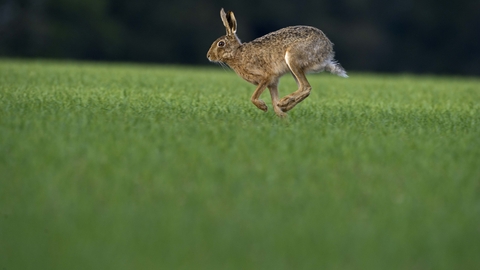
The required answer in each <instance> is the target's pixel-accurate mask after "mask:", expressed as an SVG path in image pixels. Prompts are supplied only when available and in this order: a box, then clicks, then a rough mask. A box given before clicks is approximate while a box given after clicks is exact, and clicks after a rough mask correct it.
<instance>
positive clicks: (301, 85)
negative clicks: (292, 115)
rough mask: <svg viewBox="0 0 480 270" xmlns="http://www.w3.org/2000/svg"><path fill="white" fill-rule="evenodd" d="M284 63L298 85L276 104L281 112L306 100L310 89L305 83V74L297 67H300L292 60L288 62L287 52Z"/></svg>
mask: <svg viewBox="0 0 480 270" xmlns="http://www.w3.org/2000/svg"><path fill="white" fill-rule="evenodd" d="M285 61H286V62H287V65H288V67H289V68H290V71H291V72H292V75H293V77H294V78H295V80H296V81H297V84H298V90H297V91H295V92H293V93H291V94H290V95H288V96H285V97H284V98H282V99H281V100H280V102H279V103H278V106H279V107H280V108H281V109H282V111H284V112H288V111H289V110H291V109H293V107H295V105H297V104H298V103H300V102H302V100H304V99H306V98H307V97H308V96H309V95H310V91H311V90H312V87H311V86H310V83H309V82H308V81H307V77H306V76H305V72H304V71H303V70H302V68H300V67H299V66H300V65H299V64H297V63H296V62H295V60H294V59H292V61H291V60H290V58H289V54H288V52H287V53H286V54H285Z"/></svg>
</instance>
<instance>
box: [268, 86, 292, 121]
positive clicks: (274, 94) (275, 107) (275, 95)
mask: <svg viewBox="0 0 480 270" xmlns="http://www.w3.org/2000/svg"><path fill="white" fill-rule="evenodd" d="M268 90H270V96H271V97H272V105H273V110H274V111H275V113H276V114H277V115H278V116H279V117H285V116H287V114H286V113H284V112H283V111H282V109H280V107H278V80H277V81H276V82H274V83H272V84H270V85H269V86H268Z"/></svg>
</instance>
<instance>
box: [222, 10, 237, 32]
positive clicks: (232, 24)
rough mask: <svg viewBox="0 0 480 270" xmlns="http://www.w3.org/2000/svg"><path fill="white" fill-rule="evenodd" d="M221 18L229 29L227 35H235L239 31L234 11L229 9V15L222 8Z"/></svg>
mask: <svg viewBox="0 0 480 270" xmlns="http://www.w3.org/2000/svg"><path fill="white" fill-rule="evenodd" d="M220 18H222V22H223V25H224V26H225V29H226V31H227V36H229V35H234V34H235V32H237V20H236V19H235V15H233V12H231V11H229V12H228V15H227V14H226V13H225V10H223V8H222V9H221V10H220Z"/></svg>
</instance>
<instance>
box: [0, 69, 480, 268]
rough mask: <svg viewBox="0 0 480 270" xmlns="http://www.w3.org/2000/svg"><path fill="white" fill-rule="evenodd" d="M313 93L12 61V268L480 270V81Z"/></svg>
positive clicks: (184, 74)
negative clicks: (277, 99)
mask: <svg viewBox="0 0 480 270" xmlns="http://www.w3.org/2000/svg"><path fill="white" fill-rule="evenodd" d="M309 80H310V82H311V84H312V86H313V91H312V95H311V96H310V97H309V98H308V99H306V100H305V101H304V102H302V103H301V104H300V105H299V106H297V107H296V108H295V109H294V110H292V111H291V112H289V117H288V119H287V120H281V119H278V118H277V117H276V116H275V114H274V113H273V110H272V109H271V106H270V111H269V112H267V113H263V112H262V111H260V110H258V109H256V108H255V106H253V105H252V104H250V101H249V97H250V95H251V93H252V92H253V90H254V86H252V85H250V84H248V83H246V82H244V81H242V80H241V79H240V78H238V77H237V76H236V75H235V74H234V73H233V72H226V71H222V70H221V68H215V67H213V68H194V67H177V66H153V65H151V66H147V65H134V64H94V63H78V62H49V61H20V60H1V61H0V138H1V140H0V153H1V155H0V175H1V176H0V178H1V180H0V269H159V268H160V269H299V268H304V269H319V268H323V269H476V268H477V267H478V266H479V265H480V259H479V257H478V254H479V253H480V181H479V180H480V127H479V124H480V104H479V100H480V80H478V78H461V77H438V76H412V75H378V74H355V73H354V74H351V77H350V78H349V79H342V78H338V77H335V76H332V75H327V74H320V75H310V76H309ZM295 88H296V87H295V83H294V81H293V79H291V78H289V76H286V77H285V78H283V79H282V81H281V85H280V92H281V94H282V95H286V94H288V93H290V92H292V91H294V90H295ZM262 97H263V98H264V99H265V101H266V102H267V104H268V105H270V98H269V96H268V94H267V93H265V94H264V95H263V96H262Z"/></svg>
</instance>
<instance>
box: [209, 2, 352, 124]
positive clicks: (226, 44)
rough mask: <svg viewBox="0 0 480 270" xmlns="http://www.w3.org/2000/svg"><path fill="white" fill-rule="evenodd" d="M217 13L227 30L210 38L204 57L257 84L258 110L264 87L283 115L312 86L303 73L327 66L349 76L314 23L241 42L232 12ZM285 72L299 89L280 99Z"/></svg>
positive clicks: (275, 108) (254, 99) (329, 69)
mask: <svg viewBox="0 0 480 270" xmlns="http://www.w3.org/2000/svg"><path fill="white" fill-rule="evenodd" d="M220 17H221V18H222V22H223V25H224V26H225V29H226V31H227V34H226V35H225V36H222V37H219V38H218V39H217V40H215V42H213V44H212V46H211V47H210V50H208V53H207V58H208V60H209V61H211V62H222V63H225V64H227V65H228V66H229V67H230V68H232V69H233V70H234V71H235V72H236V73H237V74H238V75H240V77H242V78H243V79H245V80H246V81H248V82H250V83H252V84H254V85H256V86H257V89H256V90H255V92H254V93H253V95H252V97H251V101H252V103H253V104H255V106H257V108H259V109H260V110H263V111H267V105H266V104H265V102H264V101H263V100H261V99H259V97H260V95H261V94H262V92H263V91H264V90H265V88H267V87H268V89H269V90H270V96H271V97H272V104H273V109H274V110H275V113H276V114H277V115H278V116H280V117H284V116H286V114H285V113H286V112H288V111H289V110H291V109H292V108H293V107H295V105H297V104H298V103H300V102H301V101H302V100H304V99H305V98H306V97H308V96H309V95H310V91H311V89H312V87H311V86H310V83H309V82H308V81H307V78H306V77H305V74H306V73H309V72H321V71H324V70H326V71H329V72H330V73H333V74H336V75H338V76H341V77H348V76H347V73H346V72H345V70H344V69H343V67H342V66H341V65H340V64H339V63H338V62H336V61H335V60H334V58H333V57H334V54H335V53H334V52H333V43H332V42H331V41H330V40H329V39H328V38H327V36H325V34H324V33H323V32H322V31H320V30H319V29H317V28H315V27H311V26H290V27H286V28H283V29H280V30H277V31H275V32H272V33H269V34H267V35H265V36H263V37H260V38H257V39H255V40H253V41H251V42H245V43H242V42H241V41H240V39H238V37H237V35H236V32H237V20H236V19H235V15H234V14H233V12H231V11H229V12H228V13H225V11H224V10H223V8H222V9H221V10H220ZM288 72H291V73H292V75H293V77H294V78H295V80H296V82H297V85H298V90H297V91H295V92H293V93H291V94H289V95H287V96H285V97H284V98H282V99H280V100H279V97H278V81H279V79H280V77H282V76H283V75H285V74H286V73H288Z"/></svg>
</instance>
